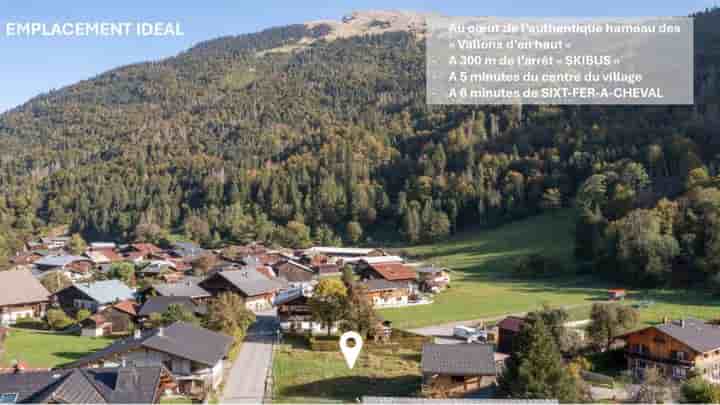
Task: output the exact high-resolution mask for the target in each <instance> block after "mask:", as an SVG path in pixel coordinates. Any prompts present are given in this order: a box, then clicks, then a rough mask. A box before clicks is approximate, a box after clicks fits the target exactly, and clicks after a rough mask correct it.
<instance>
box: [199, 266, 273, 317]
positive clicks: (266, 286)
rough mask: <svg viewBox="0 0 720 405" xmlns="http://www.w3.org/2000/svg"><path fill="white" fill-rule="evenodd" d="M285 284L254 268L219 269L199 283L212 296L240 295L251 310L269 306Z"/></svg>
mask: <svg viewBox="0 0 720 405" xmlns="http://www.w3.org/2000/svg"><path fill="white" fill-rule="evenodd" d="M286 285H287V283H286V282H283V281H282V280H280V279H277V278H272V279H271V278H268V277H267V276H265V275H263V274H262V273H260V272H258V271H256V270H231V271H219V272H217V273H215V274H213V275H211V276H209V277H208V278H207V279H205V280H203V281H202V282H201V283H200V287H202V288H203V289H205V290H207V291H208V292H210V293H211V294H212V295H213V296H217V295H219V294H221V293H224V292H229V293H233V294H238V295H240V296H241V297H242V298H243V299H244V300H245V306H246V307H247V308H248V309H250V310H252V311H260V310H264V309H268V308H271V307H272V303H273V300H274V298H275V294H277V292H278V291H279V290H280V289H281V288H284V287H285V286H286Z"/></svg>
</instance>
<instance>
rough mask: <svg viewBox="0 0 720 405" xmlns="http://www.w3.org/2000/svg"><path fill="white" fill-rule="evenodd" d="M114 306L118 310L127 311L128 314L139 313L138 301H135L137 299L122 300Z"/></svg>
mask: <svg viewBox="0 0 720 405" xmlns="http://www.w3.org/2000/svg"><path fill="white" fill-rule="evenodd" d="M113 308H115V309H117V310H118V311H122V312H125V313H126V314H130V315H133V316H135V315H137V310H138V303H137V302H135V300H126V301H120V302H118V303H117V304H115V305H113Z"/></svg>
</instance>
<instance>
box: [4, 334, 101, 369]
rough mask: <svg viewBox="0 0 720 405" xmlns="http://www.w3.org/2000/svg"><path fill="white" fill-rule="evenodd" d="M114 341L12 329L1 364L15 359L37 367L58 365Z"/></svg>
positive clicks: (9, 362)
mask: <svg viewBox="0 0 720 405" xmlns="http://www.w3.org/2000/svg"><path fill="white" fill-rule="evenodd" d="M111 342H112V340H111V339H108V338H89V337H80V336H76V335H60V334H53V333H44V332H35V331H29V330H23V329H11V330H10V335H9V336H8V337H7V339H6V341H5V353H4V354H3V355H2V358H1V359H0V364H2V366H3V367H8V366H10V365H12V363H13V361H14V360H19V361H23V362H25V363H27V364H28V365H29V366H30V367H35V368H44V367H55V366H58V365H61V364H64V363H69V362H72V361H74V360H77V359H79V358H81V357H83V356H85V355H86V354H88V353H91V352H94V351H96V350H98V349H101V348H103V347H105V346H107V345H109V344H110V343H111Z"/></svg>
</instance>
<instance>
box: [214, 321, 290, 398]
mask: <svg viewBox="0 0 720 405" xmlns="http://www.w3.org/2000/svg"><path fill="white" fill-rule="evenodd" d="M277 327H278V325H277V318H276V317H275V313H274V312H264V313H259V314H257V321H256V322H255V323H254V324H253V325H252V326H251V327H250V329H248V334H247V336H246V337H245V340H244V341H243V343H242V347H241V348H240V353H239V354H238V356H237V358H236V359H235V363H233V365H232V368H231V369H230V373H229V375H228V377H227V380H226V381H225V389H224V391H223V395H222V399H221V402H223V403H261V402H263V398H264V397H265V378H266V376H267V374H268V370H269V368H270V367H272V364H271V360H272V350H273V344H274V342H275V339H276V338H277V337H276V335H275V331H276V330H277Z"/></svg>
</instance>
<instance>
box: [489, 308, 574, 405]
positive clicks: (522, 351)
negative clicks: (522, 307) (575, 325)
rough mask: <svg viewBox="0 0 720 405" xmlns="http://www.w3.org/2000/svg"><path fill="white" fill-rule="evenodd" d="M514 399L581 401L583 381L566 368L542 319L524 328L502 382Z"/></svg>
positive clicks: (500, 386)
mask: <svg viewBox="0 0 720 405" xmlns="http://www.w3.org/2000/svg"><path fill="white" fill-rule="evenodd" d="M498 384H499V388H500V391H501V392H502V393H503V394H504V395H506V396H507V397H509V398H513V399H557V400H559V401H560V402H580V400H581V399H582V394H581V387H580V382H579V381H577V379H576V378H575V377H574V376H573V375H572V373H571V372H570V371H569V370H568V369H567V368H565V366H564V365H563V363H562V357H561V355H560V351H559V350H558V347H557V345H556V344H555V340H554V339H553V336H552V333H551V331H550V330H549V328H548V327H547V325H546V324H545V322H544V321H543V320H542V319H537V320H536V321H534V322H532V323H530V324H528V325H526V326H525V327H523V329H522V331H521V332H520V333H519V334H518V335H517V338H516V344H515V348H514V349H513V353H512V354H511V355H510V358H509V359H508V361H507V365H506V368H505V370H504V371H503V374H502V375H501V376H500V378H499V381H498Z"/></svg>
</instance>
